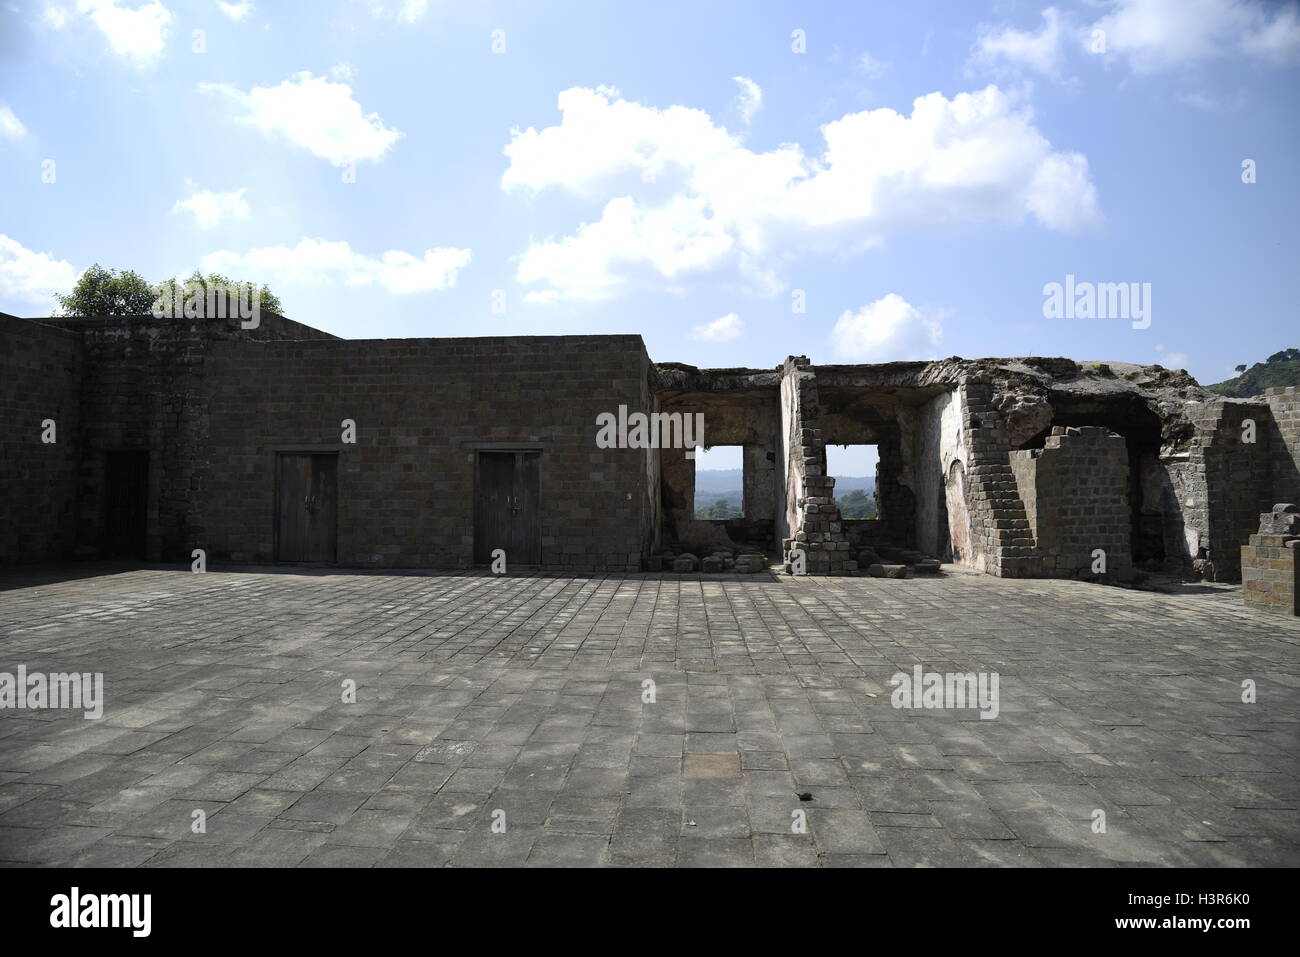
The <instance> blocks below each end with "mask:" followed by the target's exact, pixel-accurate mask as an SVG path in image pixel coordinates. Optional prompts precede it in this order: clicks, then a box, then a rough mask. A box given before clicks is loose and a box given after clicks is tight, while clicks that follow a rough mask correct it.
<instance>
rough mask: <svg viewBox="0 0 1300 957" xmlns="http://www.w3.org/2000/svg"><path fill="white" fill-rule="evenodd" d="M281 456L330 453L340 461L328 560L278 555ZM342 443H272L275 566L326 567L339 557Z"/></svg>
mask: <svg viewBox="0 0 1300 957" xmlns="http://www.w3.org/2000/svg"><path fill="white" fill-rule="evenodd" d="M281 455H333V456H334V457H335V459H336V460H337V461H338V462H339V467H336V468H335V470H334V484H335V489H334V492H335V496H336V498H337V501H336V502H335V503H334V558H333V560H331V561H328V562H291V561H282V560H281V558H280V456H281ZM342 461H343V446H341V445H273V446H271V561H272V562H273V563H274V564H276V565H289V566H295V565H296V566H299V567H309V566H310V567H316V568H322V567H328V566H332V565H337V564H338V563H339V562H338V558H339V542H338V528H339V513H340V512H341V511H342V502H343V469H342Z"/></svg>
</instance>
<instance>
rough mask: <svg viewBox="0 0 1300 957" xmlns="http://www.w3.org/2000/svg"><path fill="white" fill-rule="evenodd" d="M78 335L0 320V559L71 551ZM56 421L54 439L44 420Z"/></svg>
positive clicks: (78, 413) (33, 557) (79, 362)
mask: <svg viewBox="0 0 1300 957" xmlns="http://www.w3.org/2000/svg"><path fill="white" fill-rule="evenodd" d="M81 376H82V345H81V337H80V336H78V335H76V334H75V333H73V332H70V331H68V330H65V329H57V328H53V327H51V326H48V325H42V324H40V323H38V322H32V321H28V320H25V319H19V318H17V317H15V316H6V315H0V489H3V495H2V496H0V562H38V561H48V560H53V559H59V558H66V557H68V556H70V555H71V554H72V551H73V548H74V547H75V545H76V536H77V511H76V500H77V463H78V461H79V459H80V419H81ZM46 419H52V420H54V434H53V438H54V440H55V441H54V442H44V441H42V433H43V432H44V429H43V428H42V425H41V423H42V422H43V421H44V420H46Z"/></svg>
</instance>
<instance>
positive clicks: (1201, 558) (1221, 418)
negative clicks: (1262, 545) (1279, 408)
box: [1177, 399, 1278, 581]
mask: <svg viewBox="0 0 1300 957" xmlns="http://www.w3.org/2000/svg"><path fill="white" fill-rule="evenodd" d="M1189 418H1190V419H1191V421H1192V423H1193V425H1194V426H1195V428H1196V432H1195V435H1194V437H1193V438H1192V442H1191V447H1190V449H1189V454H1188V459H1187V463H1188V466H1189V467H1188V468H1187V469H1184V470H1182V472H1181V474H1180V475H1179V476H1178V478H1177V481H1178V484H1179V494H1180V497H1181V506H1182V508H1181V514H1182V519H1183V525H1184V537H1185V538H1186V540H1187V543H1188V546H1187V550H1188V552H1189V553H1190V558H1191V561H1192V565H1193V567H1194V568H1195V569H1196V570H1197V571H1198V572H1199V573H1200V574H1202V575H1203V576H1204V577H1206V578H1207V579H1209V580H1211V581H1239V580H1240V578H1241V551H1240V550H1241V546H1242V545H1244V544H1245V542H1246V540H1247V539H1248V538H1249V537H1250V535H1251V534H1252V533H1253V532H1254V531H1255V528H1256V524H1257V520H1258V517H1259V514H1260V513H1261V512H1262V511H1265V510H1267V509H1268V508H1270V507H1271V505H1272V503H1273V502H1274V501H1277V500H1278V499H1277V498H1276V496H1275V494H1274V490H1273V487H1272V486H1273V472H1272V469H1273V461H1274V460H1273V456H1272V453H1271V451H1270V446H1271V444H1272V441H1271V440H1272V436H1271V434H1270V432H1271V429H1270V419H1271V415H1270V412H1269V408H1268V407H1267V406H1266V405H1264V404H1263V403H1254V402H1242V401H1234V400H1226V399H1223V400H1214V401H1210V402H1205V403H1191V404H1189ZM1247 419H1250V420H1253V421H1254V422H1255V429H1254V439H1255V441H1254V442H1248V441H1245V438H1246V436H1247V435H1248V434H1249V432H1248V430H1247V429H1246V427H1245V420H1247Z"/></svg>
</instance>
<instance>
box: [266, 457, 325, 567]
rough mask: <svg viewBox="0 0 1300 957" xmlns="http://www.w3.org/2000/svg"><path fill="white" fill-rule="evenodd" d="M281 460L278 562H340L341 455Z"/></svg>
mask: <svg viewBox="0 0 1300 957" xmlns="http://www.w3.org/2000/svg"><path fill="white" fill-rule="evenodd" d="M277 458H278V460H279V462H278V468H277V476H278V477H277V485H276V488H277V498H278V501H277V508H276V539H275V542H276V553H275V557H276V560H277V561H281V562H313V563H329V562H334V561H336V560H337V557H338V556H337V550H338V488H339V457H338V454H337V453H334V452H327V453H301V452H281V453H279V454H278V456H277Z"/></svg>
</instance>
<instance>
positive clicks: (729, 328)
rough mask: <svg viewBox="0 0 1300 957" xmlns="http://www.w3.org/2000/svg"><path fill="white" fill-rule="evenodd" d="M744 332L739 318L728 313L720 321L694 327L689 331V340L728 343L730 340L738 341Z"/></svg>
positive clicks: (716, 320) (715, 320)
mask: <svg viewBox="0 0 1300 957" xmlns="http://www.w3.org/2000/svg"><path fill="white" fill-rule="evenodd" d="M744 332H745V324H744V323H743V322H742V321H741V319H740V316H738V315H736V314H735V313H734V312H729V313H727V314H726V315H725V316H723V317H722V318H721V319H714V320H713V321H712V322H706V323H703V324H702V325H698V326H695V327H694V328H693V329H691V338H692V339H701V340H703V341H705V342H730V341H731V340H732V339H739V338H740V337H741V335H743V334H744Z"/></svg>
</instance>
